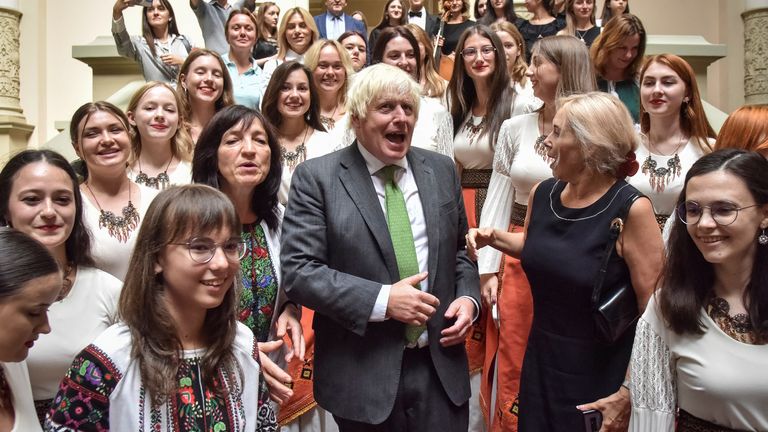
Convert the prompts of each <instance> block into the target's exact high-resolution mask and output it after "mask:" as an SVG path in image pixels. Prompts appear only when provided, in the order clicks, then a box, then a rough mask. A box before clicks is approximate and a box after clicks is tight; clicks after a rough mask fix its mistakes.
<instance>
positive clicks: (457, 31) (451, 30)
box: [441, 20, 477, 57]
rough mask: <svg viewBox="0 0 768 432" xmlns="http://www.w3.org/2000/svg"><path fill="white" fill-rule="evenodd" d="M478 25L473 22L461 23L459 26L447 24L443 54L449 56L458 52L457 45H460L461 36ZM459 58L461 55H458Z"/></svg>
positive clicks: (444, 33)
mask: <svg viewBox="0 0 768 432" xmlns="http://www.w3.org/2000/svg"><path fill="white" fill-rule="evenodd" d="M476 24H477V23H476V22H474V21H472V20H466V21H464V22H460V23H458V24H445V26H444V27H443V39H445V40H444V41H443V48H442V49H441V52H442V53H443V54H445V55H448V54H450V53H452V52H454V51H456V45H458V44H459V38H460V37H461V34H462V33H464V30H466V29H468V28H470V27H473V26H475V25H476ZM458 56H459V53H456V57H458Z"/></svg>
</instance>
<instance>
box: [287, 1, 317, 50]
mask: <svg viewBox="0 0 768 432" xmlns="http://www.w3.org/2000/svg"><path fill="white" fill-rule="evenodd" d="M296 14H299V15H300V16H301V18H302V19H303V20H304V24H306V26H307V28H308V29H309V31H310V33H311V34H312V36H311V37H312V39H311V40H310V41H309V45H307V47H310V46H312V44H313V43H315V42H317V40H318V39H320V32H319V31H318V30H317V25H315V20H314V18H312V15H310V13H309V11H307V10H306V9H304V8H302V7H298V6H297V7H294V8H290V9H288V10H287V11H285V15H283V19H282V20H280V27H279V28H278V29H277V58H278V59H280V60H285V55H286V54H287V53H288V50H289V49H290V48H291V45H290V44H289V43H288V39H287V38H286V36H285V30H286V27H287V26H288V20H290V19H291V18H292V17H293V16H294V15H296Z"/></svg>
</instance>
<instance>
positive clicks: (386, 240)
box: [339, 141, 400, 282]
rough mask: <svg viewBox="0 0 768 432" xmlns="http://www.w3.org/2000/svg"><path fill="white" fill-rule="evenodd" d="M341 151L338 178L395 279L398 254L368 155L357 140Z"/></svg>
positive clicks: (397, 273)
mask: <svg viewBox="0 0 768 432" xmlns="http://www.w3.org/2000/svg"><path fill="white" fill-rule="evenodd" d="M342 151H343V152H345V154H344V156H343V157H342V158H341V160H340V163H341V168H342V169H341V170H340V172H339V180H341V184H342V185H343V186H344V188H345V189H346V191H347V193H348V194H349V197H350V199H351V200H352V202H353V203H354V204H355V206H356V207H357V209H358V211H359V212H360V215H362V217H363V220H364V221H365V224H366V225H367V226H368V229H369V230H370V231H371V233H372V234H373V237H374V238H375V239H376V242H377V243H378V245H379V250H380V251H381V254H382V256H383V258H384V263H385V264H386V266H387V269H388V270H389V274H390V276H391V277H392V281H393V282H396V281H399V280H400V273H399V270H398V269H397V258H395V249H394V248H393V247H392V239H391V237H390V236H389V229H388V228H387V220H386V218H385V217H384V212H383V211H382V210H381V204H380V203H379V199H378V197H377V195H376V189H374V187H373V182H372V181H371V175H370V174H369V173H368V169H367V168H366V165H365V159H363V155H361V154H360V151H359V150H358V149H357V141H355V142H354V143H352V145H351V146H349V147H347V148H346V149H344V150H342Z"/></svg>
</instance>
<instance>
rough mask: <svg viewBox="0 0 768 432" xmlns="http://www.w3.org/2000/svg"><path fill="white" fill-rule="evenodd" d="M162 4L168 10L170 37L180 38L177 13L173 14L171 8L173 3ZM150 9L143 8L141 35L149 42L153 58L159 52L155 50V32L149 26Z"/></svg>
mask: <svg viewBox="0 0 768 432" xmlns="http://www.w3.org/2000/svg"><path fill="white" fill-rule="evenodd" d="M160 4H162V5H163V6H164V7H165V8H166V9H168V18H169V20H168V35H170V36H174V35H175V36H179V28H178V27H177V26H176V13H175V12H173V6H171V2H170V1H169V0H160ZM148 9H149V8H148V7H146V6H144V7H143V8H141V13H142V14H143V15H142V17H141V35H142V36H144V39H145V40H146V41H147V46H149V52H151V53H152V56H153V57H156V56H157V51H156V50H155V32H153V31H152V27H151V26H150V25H149V20H148V19H147V10H148ZM182 37H183V36H182Z"/></svg>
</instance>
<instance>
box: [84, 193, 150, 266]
mask: <svg viewBox="0 0 768 432" xmlns="http://www.w3.org/2000/svg"><path fill="white" fill-rule="evenodd" d="M136 186H138V189H139V194H140V196H138V197H134V196H131V201H132V202H133V205H134V206H135V207H136V211H138V212H139V218H140V219H139V224H138V225H137V226H136V228H134V229H133V231H131V233H130V234H129V235H128V240H127V241H126V242H125V243H123V242H121V241H118V240H117V239H116V238H115V237H112V236H110V235H109V230H107V228H106V227H104V228H99V216H100V215H101V212H100V211H99V209H98V207H96V205H95V204H94V203H93V202H91V200H90V199H89V198H88V197H86V196H85V195H86V194H83V221H84V222H85V225H86V226H87V227H88V229H89V230H90V231H91V239H92V240H93V242H92V243H91V254H92V255H93V259H94V261H96V268H99V269H101V270H104V271H105V272H107V273H109V274H111V275H113V276H114V277H116V278H118V279H120V280H121V281H122V280H125V274H126V273H127V272H128V261H129V260H130V258H131V253H132V252H133V246H134V244H136V236H137V235H138V233H139V227H140V226H141V222H142V221H143V220H144V215H145V214H146V213H147V209H148V208H149V204H151V203H152V200H153V199H155V197H156V196H157V194H158V193H159V191H158V190H157V189H151V188H148V187H145V186H142V185H136ZM126 204H127V203H126Z"/></svg>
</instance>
